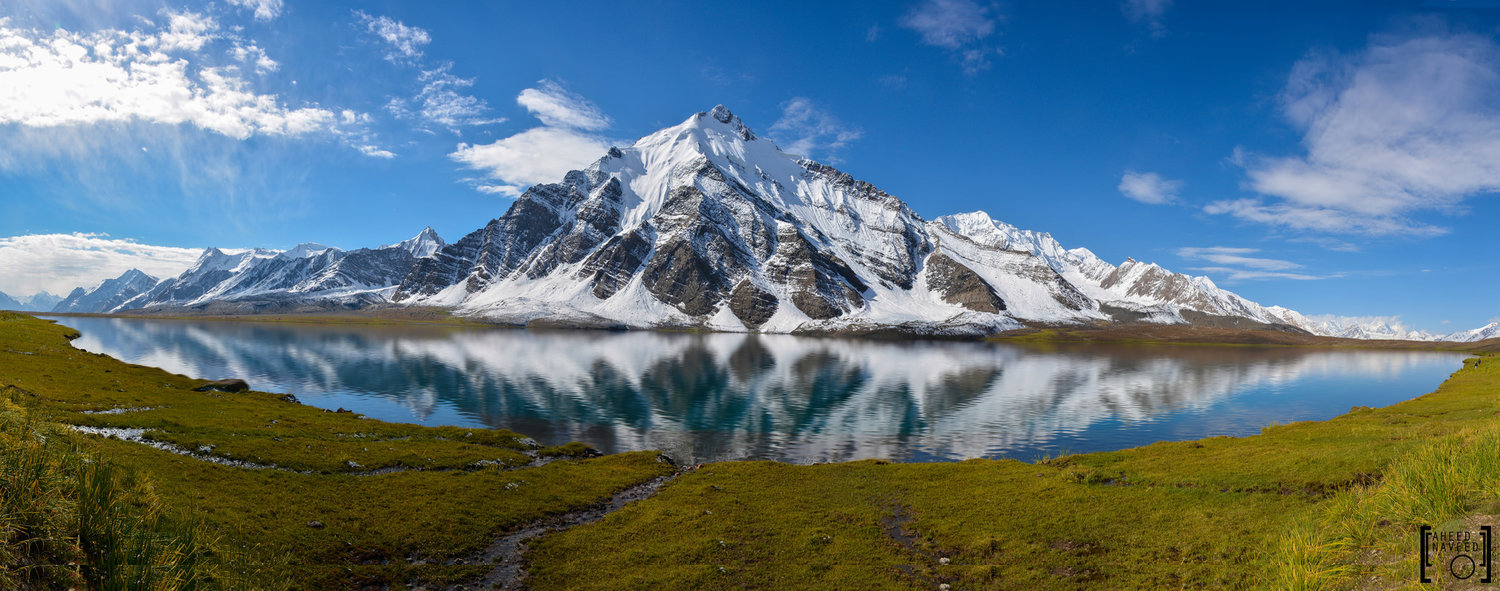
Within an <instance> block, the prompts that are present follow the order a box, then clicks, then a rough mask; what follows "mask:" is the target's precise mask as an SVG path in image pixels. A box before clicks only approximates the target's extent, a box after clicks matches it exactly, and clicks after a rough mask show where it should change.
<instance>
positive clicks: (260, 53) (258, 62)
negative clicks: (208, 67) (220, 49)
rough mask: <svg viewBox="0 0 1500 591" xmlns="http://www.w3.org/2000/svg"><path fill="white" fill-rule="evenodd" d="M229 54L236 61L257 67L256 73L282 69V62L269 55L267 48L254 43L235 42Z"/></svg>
mask: <svg viewBox="0 0 1500 591" xmlns="http://www.w3.org/2000/svg"><path fill="white" fill-rule="evenodd" d="M229 55H231V56H233V57H234V59H235V60H236V61H239V62H241V63H243V64H245V65H247V66H250V67H252V68H255V71H256V73H259V74H268V73H271V72H275V71H276V70H279V69H281V64H279V63H277V62H276V60H273V59H271V58H270V57H269V56H267V55H266V50H264V49H261V48H260V46H258V45H256V44H254V43H251V44H248V45H246V44H244V43H235V44H234V47H232V48H230V50H229Z"/></svg>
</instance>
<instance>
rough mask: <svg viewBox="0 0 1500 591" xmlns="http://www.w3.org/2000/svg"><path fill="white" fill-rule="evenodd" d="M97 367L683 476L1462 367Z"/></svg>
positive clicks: (635, 347)
mask: <svg viewBox="0 0 1500 591" xmlns="http://www.w3.org/2000/svg"><path fill="white" fill-rule="evenodd" d="M61 322H62V323H63V324H67V325H69V326H72V327H75V328H77V329H78V330H80V331H82V332H83V338H81V339H78V340H77V341H75V342H74V344H75V345H76V346H78V347H79V348H82V349H84V350H87V351H93V352H98V353H105V354H108V355H111V356H113V357H116V358H119V359H123V360H125V361H128V362H131V363H141V364H145V365H152V366H156V367H161V368H164V369H166V370H168V371H172V372H176V373H181V374H187V375H190V376H195V377H203V378H211V379H218V378H231V377H233V378H243V379H245V380H247V381H249V382H250V385H251V387H253V388H255V389H257V390H265V391H272V392H291V393H293V394H296V395H297V397H298V398H299V399H301V400H302V401H303V402H304V403H306V404H311V405H316V406H320V407H324V408H337V407H343V408H348V409H351V410H354V411H355V412H359V413H362V414H365V415H368V416H371V417H375V418H379V419H384V420H387V421H399V422H413V423H422V424H429V425H459V426H470V427H503V428H507V429H511V430H514V431H517V432H520V433H524V434H527V435H530V436H532V437H535V438H536V439H537V440H538V441H541V442H543V443H545V444H554V443H564V442H567V441H575V440H576V441H583V442H585V443H588V444H589V445H592V446H594V447H597V448H599V449H600V450H603V451H605V452H617V451H628V450H638V449H660V450H663V451H665V452H666V453H667V454H668V455H670V456H672V457H673V458H675V459H677V460H678V461H681V462H701V461H712V460H727V459H747V458H749V459H777V460H784V461H793V462H814V461H835V460H851V459H859V458H873V457H879V458H889V459H895V460H958V459H964V458H973V457H1008V458H1019V459H1024V460H1032V459H1036V458H1037V457H1039V456H1041V455H1044V454H1054V453H1057V452H1058V451H1066V452H1086V451H1097V450H1107V449H1122V448H1126V447H1133V446H1137V445H1144V444H1147V443H1151V442H1154V441H1160V440H1183V439H1197V438H1200V437H1207V436H1212V435H1250V434H1254V433H1257V432H1258V431H1259V430H1260V428H1261V427H1264V426H1266V425H1268V424H1270V423H1272V422H1281V423H1286V422H1290V421H1300V420H1309V419H1326V418H1330V417H1334V416H1337V415H1339V414H1343V413H1345V412H1347V411H1348V410H1349V408H1350V407H1351V406H1356V405H1364V406H1384V405H1388V404H1392V403H1395V402H1399V401H1401V400H1406V399H1409V398H1413V397H1416V396H1418V395H1420V394H1423V393H1426V392H1430V391H1432V390H1433V389H1435V388H1436V387H1437V386H1438V384H1439V383H1441V382H1442V381H1443V379H1444V378H1446V377H1447V376H1448V374H1450V373H1452V372H1453V371H1454V370H1457V369H1458V368H1459V367H1460V366H1461V364H1462V359H1463V358H1464V357H1465V356H1464V355H1461V354H1451V353H1431V352H1392V351H1317V350H1303V349H1287V348H1254V347H1168V346H1138V345H1137V346H1113V345H1079V346H1057V347H1046V348H1038V347H1029V346H1020V345H1002V344H988V343H939V342H884V341H861V340H844V339H820V338H802V337H791V336H780V335H775V336H771V335H741V334H668V333H650V332H629V333H605V332H590V331H550V332H532V331H526V330H514V329H486V330H477V329H454V328H438V327H371V326H286V325H273V324H263V323H251V322H223V321H182V320H137V319H116V318H63V319H61Z"/></svg>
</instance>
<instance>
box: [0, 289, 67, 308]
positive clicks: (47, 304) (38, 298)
mask: <svg viewBox="0 0 1500 591" xmlns="http://www.w3.org/2000/svg"><path fill="white" fill-rule="evenodd" d="M61 301H62V298H60V297H58V296H55V295H52V294H50V293H47V292H45V291H39V292H37V293H35V294H32V295H31V296H30V297H11V296H10V295H7V294H5V293H4V292H0V310H13V311H16V312H47V311H50V310H52V307H53V306H56V305H57V303H58V302H61Z"/></svg>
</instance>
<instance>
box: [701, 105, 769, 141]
mask: <svg viewBox="0 0 1500 591" xmlns="http://www.w3.org/2000/svg"><path fill="white" fill-rule="evenodd" d="M705 116H706V117H709V118H712V119H713V120H714V121H718V122H719V123H722V124H724V125H726V126H728V127H729V129H731V130H733V131H734V133H735V134H736V135H738V136H739V137H740V139H743V140H745V141H747V142H748V141H751V140H754V139H755V132H753V131H750V128H749V127H746V126H745V122H744V121H742V120H740V118H739V116H737V115H735V114H734V113H732V112H730V110H729V107H726V106H724V105H715V106H714V108H713V109H710V110H709V111H708V112H707V113H698V115H697V118H698V119H702V118H704V117H705Z"/></svg>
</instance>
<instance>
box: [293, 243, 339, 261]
mask: <svg viewBox="0 0 1500 591" xmlns="http://www.w3.org/2000/svg"><path fill="white" fill-rule="evenodd" d="M330 248H333V247H331V246H325V245H322V244H318V243H316V242H303V243H302V244H298V245H297V246H294V247H292V249H291V250H288V251H286V252H283V253H281V256H282V257H284V258H288V259H305V258H307V257H310V256H313V255H317V254H322V253H323V252H325V251H327V250H329V249H330Z"/></svg>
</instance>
